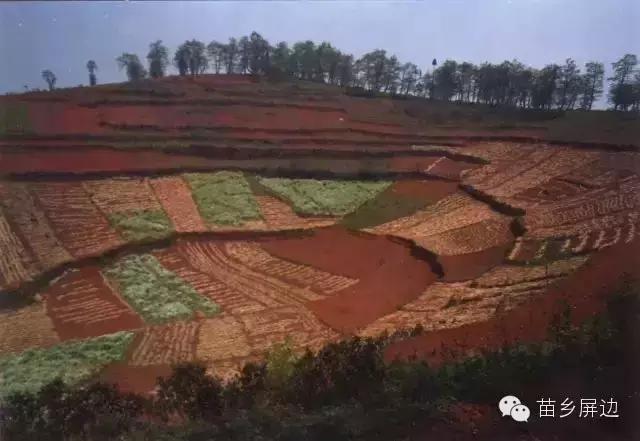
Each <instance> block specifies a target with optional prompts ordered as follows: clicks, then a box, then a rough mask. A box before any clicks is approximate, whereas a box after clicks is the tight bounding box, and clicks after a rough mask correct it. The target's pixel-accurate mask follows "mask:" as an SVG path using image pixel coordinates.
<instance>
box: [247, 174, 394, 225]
mask: <svg viewBox="0 0 640 441" xmlns="http://www.w3.org/2000/svg"><path fill="white" fill-rule="evenodd" d="M258 181H259V182H260V184H262V185H263V186H264V187H266V188H267V189H269V190H270V191H271V192H273V193H275V194H276V195H277V196H279V197H281V198H284V199H286V200H288V201H289V202H290V203H291V204H292V205H293V209H294V210H295V211H296V212H298V213H299V214H307V215H333V216H342V215H345V214H347V213H350V212H352V211H354V210H355V209H357V208H358V207H360V206H361V205H362V204H364V203H365V202H367V201H368V200H370V199H372V198H374V197H376V196H377V195H378V194H379V193H380V192H382V191H384V190H385V189H386V188H387V187H389V185H391V182H389V181H337V180H317V179H284V178H259V179H258Z"/></svg>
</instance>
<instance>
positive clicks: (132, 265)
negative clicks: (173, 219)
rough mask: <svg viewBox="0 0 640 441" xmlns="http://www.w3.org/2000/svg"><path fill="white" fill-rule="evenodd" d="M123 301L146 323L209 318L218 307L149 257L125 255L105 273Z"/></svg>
mask: <svg viewBox="0 0 640 441" xmlns="http://www.w3.org/2000/svg"><path fill="white" fill-rule="evenodd" d="M105 274H106V275H107V277H109V278H110V279H111V280H113V281H114V282H115V283H116V285H117V286H118V288H119V290H120V294H121V295H122V297H124V299H125V300H126V301H127V302H128V303H129V304H130V305H131V306H132V307H133V309H135V310H136V312H137V313H138V314H140V316H141V317H142V318H143V319H144V320H145V321H146V322H148V323H154V324H158V323H166V322H168V321H172V320H184V319H190V318H192V317H193V316H194V314H195V312H196V311H199V312H201V313H202V314H204V315H206V316H213V315H215V314H217V313H218V312H219V311H220V308H219V307H218V305H216V304H215V303H213V302H212V301H210V300H209V299H207V298H205V297H202V296H201V295H200V294H198V293H197V292H196V291H195V290H194V289H193V288H192V287H191V286H190V285H189V284H187V283H186V282H185V281H184V280H182V279H181V278H180V277H178V276H177V275H175V274H174V273H172V272H171V271H169V270H167V269H166V268H164V267H163V266H162V265H161V264H160V262H158V260H157V259H156V258H155V257H153V256H152V255H150V254H142V255H134V256H128V257H125V258H124V259H122V260H120V261H118V262H117V263H115V264H114V265H112V266H111V267H109V268H107V269H106V270H105Z"/></svg>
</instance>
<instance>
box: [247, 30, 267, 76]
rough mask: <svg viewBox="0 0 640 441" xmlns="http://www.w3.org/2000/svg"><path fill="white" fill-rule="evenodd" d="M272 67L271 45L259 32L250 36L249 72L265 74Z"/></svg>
mask: <svg viewBox="0 0 640 441" xmlns="http://www.w3.org/2000/svg"><path fill="white" fill-rule="evenodd" d="M270 67H271V46H269V42H268V41H267V40H265V39H264V38H262V35H260V34H258V33H257V32H255V31H254V32H252V33H251V35H250V36H249V72H251V73H252V74H264V73H266V72H267V71H268V70H269V68H270Z"/></svg>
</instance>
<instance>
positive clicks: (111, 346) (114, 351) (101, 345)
mask: <svg viewBox="0 0 640 441" xmlns="http://www.w3.org/2000/svg"><path fill="white" fill-rule="evenodd" d="M132 340H133V333H131V332H118V333H115V334H111V335H105V336H102V337H97V338H92V339H89V340H82V341H73V342H67V343H62V344H60V345H57V346H53V347H51V348H46V349H30V350H28V351H25V352H22V353H21V354H16V355H10V356H6V357H2V358H0V397H5V396H7V395H9V394H11V393H14V392H35V391H37V390H39V389H40V388H42V387H43V386H44V385H45V384H48V383H50V382H51V381H53V380H55V379H56V378H60V379H62V381H64V382H65V383H66V384H76V383H79V382H81V381H84V380H87V379H89V378H91V377H92V376H93V375H95V374H96V373H98V372H99V370H100V369H101V368H102V367H104V366H105V365H107V364H109V363H113V362H117V361H120V360H122V359H123V358H124V355H125V352H126V350H127V348H128V346H129V344H130V343H131V341H132Z"/></svg>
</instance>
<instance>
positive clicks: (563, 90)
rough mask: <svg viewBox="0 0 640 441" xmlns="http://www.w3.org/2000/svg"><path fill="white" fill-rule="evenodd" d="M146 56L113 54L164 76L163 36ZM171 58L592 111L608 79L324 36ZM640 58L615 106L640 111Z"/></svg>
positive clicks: (182, 63) (193, 50)
mask: <svg viewBox="0 0 640 441" xmlns="http://www.w3.org/2000/svg"><path fill="white" fill-rule="evenodd" d="M147 60H148V70H147V69H146V68H145V67H144V65H143V64H142V62H141V61H140V59H139V58H138V56H137V55H135V54H130V53H123V54H122V55H121V56H119V57H118V58H117V59H116V61H117V63H118V65H119V67H120V69H123V70H125V72H126V74H127V78H128V79H129V81H137V80H140V79H143V78H146V77H147V76H149V77H151V78H160V77H163V76H165V75H166V73H167V68H168V67H169V65H170V57H169V50H168V49H167V47H166V46H164V45H163V44H162V41H161V40H157V41H155V42H153V43H151V44H150V45H149V52H148V54H147ZM172 61H173V65H174V66H175V67H176V69H177V70H178V73H179V74H180V75H182V76H185V75H192V76H195V75H200V74H203V73H205V72H207V70H212V71H213V72H215V73H217V74H220V73H226V74H252V75H266V76H272V75H274V76H282V77H290V78H297V79H301V80H307V81H316V82H322V83H327V84H332V85H336V86H340V87H351V88H358V89H362V90H363V91H366V92H367V93H372V94H376V93H384V94H391V95H404V96H408V95H412V96H419V97H424V98H430V99H437V100H443V101H456V102H465V103H483V104H489V105H493V106H511V107H520V108H532V109H541V110H549V109H559V110H572V109H582V110H591V109H592V107H593V104H594V102H596V101H597V100H598V99H599V98H600V97H601V96H602V94H603V87H604V79H605V66H604V64H603V63H600V62H597V61H590V62H588V63H586V64H585V65H584V67H583V68H581V67H579V66H578V65H577V64H576V62H575V61H574V60H573V59H571V58H568V59H567V60H566V61H565V62H564V64H562V65H558V64H548V65H546V66H544V67H543V68H541V69H536V68H532V67H529V66H525V65H524V64H523V63H521V62H519V61H517V60H512V61H504V62H502V63H499V64H494V63H482V64H480V65H476V64H473V63H470V62H461V63H460V62H457V61H454V60H446V61H444V62H443V63H442V64H440V65H438V63H437V60H435V59H434V60H433V62H432V66H431V67H430V68H429V69H428V71H423V70H421V69H420V68H419V67H418V66H417V65H416V64H414V63H410V62H408V63H403V62H401V61H400V60H398V58H397V57H396V56H395V55H389V54H387V52H386V51H385V50H382V49H376V50H374V51H371V52H368V53H366V54H364V55H363V56H362V57H360V58H358V59H355V58H354V56H353V55H351V54H347V53H344V52H342V51H340V50H339V49H337V48H335V47H334V46H332V45H331V43H328V42H326V41H325V42H322V43H320V44H316V43H315V42H313V41H310V40H307V41H299V42H297V43H295V44H293V45H292V46H290V45H289V44H288V43H286V42H284V41H281V42H279V43H277V44H276V45H275V46H272V45H271V44H270V43H269V42H268V41H267V40H266V39H265V38H263V37H262V36H261V35H260V34H259V33H257V32H252V33H251V34H250V35H249V36H244V37H241V38H239V39H236V38H230V39H229V41H228V42H227V43H221V42H218V41H212V42H210V43H209V44H205V43H203V42H201V41H198V40H195V39H194V40H187V41H185V42H184V43H183V44H181V45H180V46H179V47H178V49H177V50H176V51H175V53H174V55H173V58H172ZM637 65H638V60H637V57H636V56H635V55H632V54H626V55H625V56H624V57H622V58H621V59H620V60H618V61H616V62H615V63H612V68H613V75H612V76H611V77H609V78H607V80H608V81H609V83H610V87H609V96H608V98H609V102H610V103H611V104H612V105H613V108H614V109H615V110H634V111H639V110H640V71H638V69H637ZM87 69H88V70H89V77H90V84H91V85H95V83H96V78H95V70H96V69H97V65H96V64H95V62H94V61H93V60H91V61H89V63H87ZM45 72H48V74H47V77H46V78H45V80H46V81H47V83H48V84H49V88H50V89H52V88H53V87H54V85H55V75H53V74H52V73H51V72H50V71H45ZM45 72H43V77H44V74H45ZM49 74H50V75H49ZM51 75H53V82H51V78H52V77H51Z"/></svg>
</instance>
